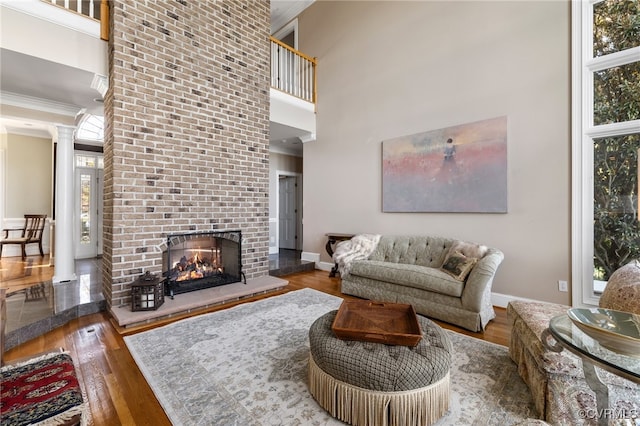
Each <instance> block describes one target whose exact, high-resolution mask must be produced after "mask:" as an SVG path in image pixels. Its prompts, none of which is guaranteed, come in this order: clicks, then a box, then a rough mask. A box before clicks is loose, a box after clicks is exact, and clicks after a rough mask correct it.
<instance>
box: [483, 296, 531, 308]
mask: <svg viewBox="0 0 640 426" xmlns="http://www.w3.org/2000/svg"><path fill="white" fill-rule="evenodd" d="M515 300H517V301H520V302H541V301H540V300H535V299H527V298H525V297H518V296H512V295H510V294H501V293H491V304H492V305H493V306H497V307H499V308H506V307H507V305H508V304H509V302H511V301H515Z"/></svg>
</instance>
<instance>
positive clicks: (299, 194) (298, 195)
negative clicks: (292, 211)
mask: <svg viewBox="0 0 640 426" xmlns="http://www.w3.org/2000/svg"><path fill="white" fill-rule="evenodd" d="M280 176H293V177H295V178H296V180H297V184H298V186H297V188H296V210H297V213H296V228H297V230H298V238H297V239H296V248H295V249H296V250H302V216H303V211H302V173H296V172H288V171H284V170H276V182H280ZM277 188H278V189H277V191H276V232H275V234H276V235H275V237H276V244H275V246H276V247H277V248H278V250H280V184H279V183H278V185H277Z"/></svg>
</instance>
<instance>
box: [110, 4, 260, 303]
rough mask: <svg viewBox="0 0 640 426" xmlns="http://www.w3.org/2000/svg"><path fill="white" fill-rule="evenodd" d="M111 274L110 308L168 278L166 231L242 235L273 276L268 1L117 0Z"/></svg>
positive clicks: (254, 263) (253, 263) (248, 251)
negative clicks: (135, 286) (145, 276)
mask: <svg viewBox="0 0 640 426" xmlns="http://www.w3.org/2000/svg"><path fill="white" fill-rule="evenodd" d="M109 3H110V7H111V13H110V17H111V19H110V26H111V34H110V40H109V72H110V75H109V91H108V93H107V95H106V97H105V123H106V125H105V146H104V156H105V185H104V212H105V213H104V255H103V261H104V275H103V289H104V294H105V298H106V300H107V304H108V305H109V307H112V306H122V305H127V304H129V303H130V284H131V283H132V282H133V281H135V280H136V279H137V278H138V276H139V275H140V274H142V273H143V272H145V271H150V272H152V273H154V274H161V273H162V251H161V250H162V245H163V244H164V243H165V242H166V234H169V233H179V232H198V231H208V230H212V229H217V230H219V229H240V230H241V231H242V234H243V241H242V251H243V252H242V258H243V271H244V272H245V274H246V277H247V279H251V278H254V277H258V276H263V275H267V274H268V269H269V261H268V242H269V241H268V239H269V218H268V213H269V212H268V210H269V198H268V195H269V193H268V188H269V140H268V139H269V70H270V69H269V66H270V62H269V54H270V53H269V40H268V37H269V26H270V11H269V2H268V1H252V0H243V1H237V0H215V1H214V0H207V1H204V0H153V1H152V0H146V1H133V0H127V1H119V0H116V1H110V2H109Z"/></svg>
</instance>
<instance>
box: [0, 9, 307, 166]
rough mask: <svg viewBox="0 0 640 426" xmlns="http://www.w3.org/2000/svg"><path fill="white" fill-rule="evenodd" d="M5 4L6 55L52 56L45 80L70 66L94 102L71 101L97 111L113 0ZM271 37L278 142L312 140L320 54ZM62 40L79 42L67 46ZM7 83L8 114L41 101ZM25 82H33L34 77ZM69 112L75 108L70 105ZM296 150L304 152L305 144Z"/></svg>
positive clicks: (29, 60) (1, 35) (0, 38)
mask: <svg viewBox="0 0 640 426" xmlns="http://www.w3.org/2000/svg"><path fill="white" fill-rule="evenodd" d="M0 7H1V8H2V14H1V16H0V17H1V19H2V25H1V26H2V30H0V31H1V32H0V43H1V44H0V47H1V48H2V55H3V59H5V58H11V59H12V61H15V60H19V57H20V56H24V55H27V56H24V58H25V64H24V65H25V66H31V65H32V64H33V63H34V62H33V61H35V60H37V59H42V60H45V61H47V62H48V63H50V65H51V66H53V67H54V68H56V69H57V71H58V73H53V74H52V73H49V74H48V75H43V77H42V78H43V79H44V80H48V79H51V78H52V77H51V76H52V75H56V76H58V75H60V74H62V75H63V76H64V74H65V73H64V70H65V69H66V70H68V71H69V72H68V74H69V76H70V78H72V79H73V80H74V81H75V82H76V83H77V85H78V86H82V87H80V89H79V90H80V92H83V94H84V95H85V96H84V98H83V99H88V103H87V104H83V103H80V102H79V101H78V100H79V99H78V100H74V101H75V102H73V103H70V104H71V105H67V106H73V105H76V106H78V105H79V106H81V107H83V108H85V109H86V110H87V111H89V112H91V113H94V114H97V113H98V111H97V110H101V108H102V105H101V104H99V105H93V104H92V103H93V101H94V99H93V98H99V97H100V96H99V94H98V92H96V91H95V90H93V89H92V88H91V86H92V85H94V84H95V77H96V76H101V77H103V79H104V76H106V75H107V73H108V71H107V67H108V64H107V44H106V41H105V40H108V22H107V19H108V16H109V13H108V2H107V1H101V0H23V1H15V2H4V3H1V4H0ZM101 18H102V19H101ZM27 29H28V31H27ZM34 30H35V32H37V33H38V34H39V36H38V37H35V36H34ZM270 43H271V79H270V82H271V91H270V95H271V108H270V121H271V137H270V140H271V141H272V146H274V144H275V145H277V144H278V143H279V142H282V141H287V142H289V143H290V142H291V139H299V141H301V142H308V141H312V140H314V139H315V128H316V126H315V106H316V101H317V91H316V60H315V58H311V57H309V56H307V55H305V54H304V53H302V52H299V51H297V50H295V49H293V48H291V47H290V46H288V45H286V44H285V43H283V42H281V41H279V40H277V39H275V38H273V37H271V38H270ZM61 46H73V48H72V49H68V50H65V49H62V48H61ZM43 68H44V67H43ZM3 71H4V69H3ZM43 72H44V71H43ZM3 86H4V87H3V93H2V95H3V99H4V100H6V101H7V102H10V103H12V104H13V105H10V106H9V107H7V102H5V101H4V100H3V105H2V115H7V112H9V113H12V112H13V110H14V109H15V108H14V107H20V106H22V107H27V106H28V105H33V104H34V103H36V104H37V97H38V95H37V94H35V93H29V94H27V96H25V99H27V102H26V104H28V105H26V104H25V105H19V104H20V102H19V101H17V98H18V97H19V96H17V95H20V94H21V93H20V92H17V93H12V92H11V91H10V90H8V87H12V86H9V85H3ZM23 86H28V83H25V84H23ZM62 87H65V88H67V87H68V85H67V83H63V84H62ZM7 92H8V93H7ZM23 94H24V93H23ZM89 96H92V97H89ZM49 106H50V105H49ZM62 106H64V105H62ZM62 109H64V108H62ZM70 109H72V108H70ZM77 112H78V111H77V110H76V113H77ZM10 115H11V114H10ZM69 115H70V116H71V115H73V114H71V112H70V111H69ZM74 118H75V117H74ZM298 146H300V144H298ZM296 155H301V150H300V151H299V152H297V153H296Z"/></svg>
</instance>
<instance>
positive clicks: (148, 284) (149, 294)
mask: <svg viewBox="0 0 640 426" xmlns="http://www.w3.org/2000/svg"><path fill="white" fill-rule="evenodd" d="M163 303H164V281H163V280H161V279H160V278H158V277H156V276H155V275H153V274H151V273H150V272H149V271H147V272H145V273H144V274H142V275H140V277H139V278H138V279H137V280H136V281H135V282H134V283H133V284H132V285H131V310H132V311H155V310H156V309H158V308H159V307H160V306H161V305H162V304H163Z"/></svg>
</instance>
